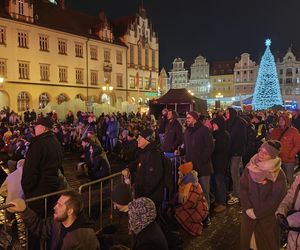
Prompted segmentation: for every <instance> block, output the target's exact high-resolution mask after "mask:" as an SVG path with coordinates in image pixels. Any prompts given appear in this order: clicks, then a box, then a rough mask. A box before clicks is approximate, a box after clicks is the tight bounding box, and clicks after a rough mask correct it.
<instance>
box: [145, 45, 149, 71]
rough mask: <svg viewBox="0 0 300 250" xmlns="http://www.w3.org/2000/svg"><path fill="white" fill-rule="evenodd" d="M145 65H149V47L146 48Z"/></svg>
mask: <svg viewBox="0 0 300 250" xmlns="http://www.w3.org/2000/svg"><path fill="white" fill-rule="evenodd" d="M145 66H146V67H147V68H148V67H149V49H148V48H145Z"/></svg>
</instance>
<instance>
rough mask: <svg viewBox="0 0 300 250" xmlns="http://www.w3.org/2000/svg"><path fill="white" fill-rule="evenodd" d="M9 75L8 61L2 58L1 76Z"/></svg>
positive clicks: (0, 65) (0, 62) (0, 61)
mask: <svg viewBox="0 0 300 250" xmlns="http://www.w3.org/2000/svg"><path fill="white" fill-rule="evenodd" d="M6 73H7V63H6V59H1V58H0V76H1V77H5V76H6Z"/></svg>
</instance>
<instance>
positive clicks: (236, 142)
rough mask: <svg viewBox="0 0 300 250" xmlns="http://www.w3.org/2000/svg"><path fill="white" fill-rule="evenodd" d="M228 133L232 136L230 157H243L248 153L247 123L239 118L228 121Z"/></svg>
mask: <svg viewBox="0 0 300 250" xmlns="http://www.w3.org/2000/svg"><path fill="white" fill-rule="evenodd" d="M227 131H228V132H229V134H230V149H229V155H230V156H242V155H243V154H244V153H245V151H246V145H247V127H246V121H245V120H244V119H242V118H241V117H239V116H235V117H234V118H232V117H230V119H229V120H227Z"/></svg>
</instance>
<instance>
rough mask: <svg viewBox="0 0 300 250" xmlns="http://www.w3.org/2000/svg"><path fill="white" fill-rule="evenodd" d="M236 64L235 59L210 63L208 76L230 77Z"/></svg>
mask: <svg viewBox="0 0 300 250" xmlns="http://www.w3.org/2000/svg"><path fill="white" fill-rule="evenodd" d="M237 62H238V60H237V59H234V60H228V61H215V62H211V63H210V68H209V70H210V75H212V76H214V75H230V74H233V69H234V66H235V64H236V63H237Z"/></svg>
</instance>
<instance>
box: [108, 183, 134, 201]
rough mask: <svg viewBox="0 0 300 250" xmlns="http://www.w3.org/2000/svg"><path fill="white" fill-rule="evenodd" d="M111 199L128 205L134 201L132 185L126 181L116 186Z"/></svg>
mask: <svg viewBox="0 0 300 250" xmlns="http://www.w3.org/2000/svg"><path fill="white" fill-rule="evenodd" d="M111 199H112V201H113V202H115V203H117V204H118V205H122V206H125V205H128V203H129V202H131V201H132V192H131V189H130V186H129V185H127V184H125V183H121V184H119V185H118V186H116V187H115V188H114V190H113V191H112V192H111Z"/></svg>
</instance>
